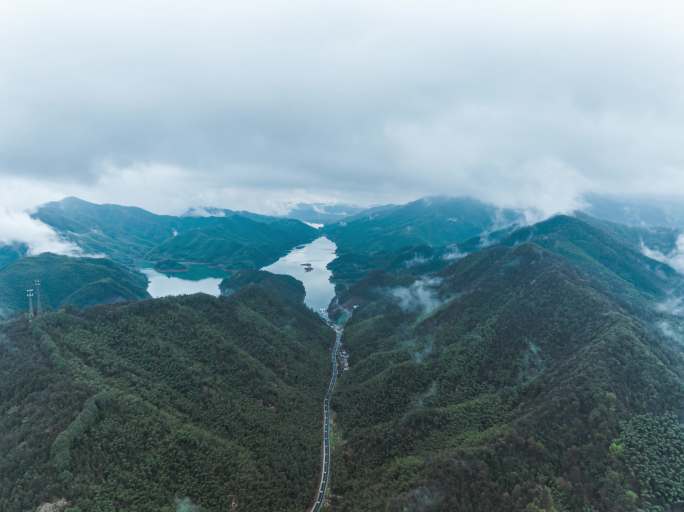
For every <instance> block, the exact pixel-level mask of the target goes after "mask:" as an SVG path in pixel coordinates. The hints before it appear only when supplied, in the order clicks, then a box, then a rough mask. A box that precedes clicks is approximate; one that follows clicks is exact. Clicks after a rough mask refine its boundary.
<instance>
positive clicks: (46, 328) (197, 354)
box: [0, 286, 334, 512]
mask: <svg viewBox="0 0 684 512" xmlns="http://www.w3.org/2000/svg"><path fill="white" fill-rule="evenodd" d="M333 337H334V336H333V333H332V331H331V330H330V329H329V328H327V327H326V326H325V325H324V324H323V323H322V322H321V321H320V319H319V318H318V317H317V316H316V315H315V314H313V313H312V312H311V311H309V310H308V309H307V308H306V307H304V306H303V305H302V304H300V303H296V302H293V301H290V300H287V299H285V298H283V297H281V296H279V295H278V294H277V293H274V292H273V291H271V290H268V289H267V288H265V287H262V286H248V287H246V288H244V289H242V290H241V291H240V292H238V293H236V294H234V295H232V296H231V297H230V298H220V299H214V298H211V297H208V296H205V295H196V296H189V297H184V298H174V299H160V300H149V301H143V302H138V303H133V304H128V305H116V306H99V307H95V308H91V309H88V310H85V311H83V312H74V311H66V312H65V311H62V312H59V313H51V314H49V315H45V316H43V317H41V318H40V319H38V320H36V321H35V322H34V323H33V325H29V324H27V323H26V321H23V320H18V321H15V322H13V323H10V324H7V325H5V326H4V328H3V330H2V332H1V333H0V375H2V376H3V378H2V379H1V380H0V432H2V433H3V435H2V436H0V453H2V454H3V456H2V457H1V458H0V510H2V511H3V512H24V511H27V510H35V508H36V507H37V506H38V505H39V504H40V503H42V502H54V501H55V500H57V499H59V498H66V499H68V500H69V501H70V502H71V503H72V506H73V507H74V508H72V509H70V510H74V511H76V510H79V511H81V512H86V511H87V512H105V511H106V512H113V511H136V512H174V511H175V510H176V502H177V501H176V500H184V499H185V498H189V499H190V500H191V501H192V503H195V504H196V505H198V506H200V507H201V510H202V511H208V512H211V511H214V512H225V511H228V510H231V505H232V504H233V503H234V500H235V503H237V505H238V510H241V511H255V512H256V511H264V510H274V511H275V510H277V511H293V512H294V511H296V512H301V511H303V510H304V509H305V508H306V506H307V504H308V503H309V501H310V499H311V496H312V494H313V490H314V489H315V481H316V475H317V468H318V465H319V453H320V416H321V413H320V405H321V403H320V399H321V396H323V393H324V390H325V386H326V384H327V379H328V378H329V375H328V374H329V357H328V349H329V347H330V344H331V343H332V341H333ZM181 502H182V501H181Z"/></svg>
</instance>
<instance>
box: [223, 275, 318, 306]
mask: <svg viewBox="0 0 684 512" xmlns="http://www.w3.org/2000/svg"><path fill="white" fill-rule="evenodd" d="M251 284H258V285H260V286H262V287H265V288H268V289H270V290H273V291H275V292H277V293H279V294H280V295H281V296H283V297H285V298H287V300H290V301H292V302H294V303H302V302H304V297H305V296H306V291H305V290H304V285H303V284H302V282H301V281H298V280H297V279H295V278H294V277H292V276H286V275H281V274H272V273H271V272H266V271H265V270H240V271H238V272H236V273H235V274H233V275H232V276H230V277H229V278H226V279H224V280H223V281H221V284H220V289H221V294H223V295H231V294H233V293H235V292H237V291H238V290H241V289H242V288H245V287H246V286H249V285H251Z"/></svg>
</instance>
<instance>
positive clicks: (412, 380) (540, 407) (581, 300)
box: [333, 217, 684, 512]
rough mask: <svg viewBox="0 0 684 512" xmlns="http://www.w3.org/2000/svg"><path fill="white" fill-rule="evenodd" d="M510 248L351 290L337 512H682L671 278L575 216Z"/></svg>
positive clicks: (511, 242) (680, 373)
mask: <svg viewBox="0 0 684 512" xmlns="http://www.w3.org/2000/svg"><path fill="white" fill-rule="evenodd" d="M502 239H503V242H504V243H503V244H499V245H495V246H492V247H489V248H485V249H482V250H479V251H478V252H476V253H474V254H472V255H470V256H468V257H466V258H464V259H462V260H459V261H458V262H457V263H454V264H452V265H450V266H448V267H446V268H444V269H443V270H441V271H439V272H438V273H437V274H436V275H432V276H416V275H412V274H411V273H407V272H405V271H399V270H395V271H392V272H389V271H379V272H375V273H372V274H370V275H368V276H367V277H365V278H364V279H362V280H360V281H357V282H356V283H355V284H354V285H353V286H352V287H350V289H349V291H350V292H352V293H353V294H354V296H355V300H358V301H359V302H358V303H359V304H360V307H359V308H358V309H357V310H356V312H355V314H354V316H353V317H352V319H351V320H350V322H349V324H348V325H347V328H346V331H345V345H346V347H347V348H348V349H349V351H350V353H351V370H350V371H349V372H347V373H345V374H344V376H343V377H342V379H341V381H340V387H339V391H338V393H337V394H336V396H335V398H334V403H333V405H334V408H335V410H336V413H337V429H338V430H337V435H338V438H339V439H340V441H339V442H338V444H337V445H336V451H335V454H334V458H333V462H334V472H333V474H334V475H335V477H334V478H333V493H334V495H336V498H335V510H337V511H356V510H364V511H376V510H377V511H392V512H394V511H396V512H399V511H402V512H409V511H410V512H414V511H426V512H427V511H446V510H458V511H483V512H484V511H487V512H489V511H493V510H502V511H508V510H511V511H542V510H543V511H548V512H551V511H583V512H584V511H592V510H595V511H637V510H647V511H654V512H655V511H665V510H675V507H676V504H677V503H679V502H681V501H684V486H683V485H682V477H681V475H682V474H684V463H683V461H684V459H683V458H682V453H683V452H682V446H683V443H684V432H683V430H682V426H681V423H680V421H681V417H682V416H684V344H683V342H682V340H681V339H679V338H678V337H677V336H674V337H666V336H665V335H664V334H663V330H662V325H663V323H667V325H675V326H679V327H681V324H682V319H681V317H677V316H673V315H670V314H669V313H666V312H664V310H663V309H662V308H659V307H657V305H658V304H661V302H662V301H664V300H665V299H667V298H668V297H669V296H670V294H671V293H675V292H676V291H677V290H678V288H679V287H680V278H679V277H678V276H677V275H676V274H675V273H674V272H673V271H672V269H670V268H669V267H667V266H665V265H662V264H660V263H658V262H654V261H653V260H649V259H648V258H645V257H644V256H642V255H641V254H640V253H639V252H637V251H636V250H635V249H634V246H633V245H632V244H628V243H626V242H625V241H624V240H622V239H620V238H619V237H617V236H616V235H615V234H614V233H611V232H610V230H608V229H600V228H599V227H597V226H596V225H590V224H588V223H586V222H583V221H580V220H578V219H574V218H569V217H556V218H552V219H550V220H548V221H546V222H544V223H541V224H538V225H536V226H533V227H531V228H526V229H523V230H519V231H517V232H515V233H513V234H512V235H507V236H504V237H502ZM676 332H681V331H676Z"/></svg>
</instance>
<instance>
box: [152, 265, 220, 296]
mask: <svg viewBox="0 0 684 512" xmlns="http://www.w3.org/2000/svg"><path fill="white" fill-rule="evenodd" d="M142 273H143V274H145V275H146V276H147V279H148V280H149V282H150V283H149V285H148V286H147V292H148V293H149V294H150V295H152V297H154V298H155V299H156V298H157V297H168V296H169V295H190V294H193V293H200V292H201V293H208V294H209V295H213V296H214V297H218V296H219V293H220V292H219V284H220V283H221V279H217V278H214V277H208V278H204V279H197V280H192V279H181V278H180V277H175V276H173V277H172V276H167V275H164V274H161V273H159V272H157V271H156V270H153V269H151V268H146V269H142Z"/></svg>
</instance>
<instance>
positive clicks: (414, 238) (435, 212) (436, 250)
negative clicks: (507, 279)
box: [323, 197, 520, 300]
mask: <svg viewBox="0 0 684 512" xmlns="http://www.w3.org/2000/svg"><path fill="white" fill-rule="evenodd" d="M519 220H520V215H519V214H518V213H517V212H514V211H512V210H501V209H499V208H496V207H494V206H492V205H488V204H485V203H482V202H480V201H477V200H474V199H469V198H449V197H429V198H424V199H420V200H418V201H414V202H412V203H408V204H406V205H402V206H393V205H392V206H380V207H376V208H371V209H368V210H364V211H363V212H361V213H358V214H356V215H354V216H351V217H349V218H347V219H344V220H342V221H340V222H338V223H336V224H331V225H329V226H326V227H325V228H324V230H323V231H324V233H325V235H326V236H328V237H329V238H330V239H331V240H333V241H334V242H335V243H336V244H337V254H338V258H337V259H336V260H335V261H334V262H333V263H331V265H330V269H331V270H332V272H333V280H334V282H335V286H336V289H337V292H338V294H340V295H345V293H346V290H347V288H348V287H349V286H351V285H352V284H353V283H355V282H357V281H358V280H359V279H361V278H362V277H363V276H365V275H366V274H367V273H368V272H370V271H372V270H378V269H382V270H387V271H392V272H395V271H400V270H402V269H403V270H407V269H409V271H410V272H412V273H414V274H418V273H421V272H426V271H434V270H437V269H438V268H441V267H443V266H445V265H447V264H448V263H449V262H450V261H452V260H453V259H454V258H456V257H458V256H459V253H460V252H461V251H460V249H459V247H458V246H457V244H459V243H460V242H466V241H472V245H473V246H474V247H475V249H479V247H480V246H481V245H482V238H487V236H488V234H489V233H491V232H496V231H498V230H501V229H503V228H505V227H509V226H512V225H514V224H515V223H516V222H517V221H519ZM343 300H344V299H343Z"/></svg>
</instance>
